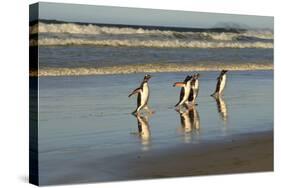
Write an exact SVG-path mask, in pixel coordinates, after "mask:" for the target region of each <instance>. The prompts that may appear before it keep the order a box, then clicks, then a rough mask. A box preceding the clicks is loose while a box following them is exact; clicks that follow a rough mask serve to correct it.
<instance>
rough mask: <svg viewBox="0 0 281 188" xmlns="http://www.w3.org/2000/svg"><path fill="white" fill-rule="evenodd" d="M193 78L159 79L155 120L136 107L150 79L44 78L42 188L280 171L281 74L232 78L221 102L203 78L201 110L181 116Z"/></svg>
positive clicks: (211, 76)
mask: <svg viewBox="0 0 281 188" xmlns="http://www.w3.org/2000/svg"><path fill="white" fill-rule="evenodd" d="M185 75H186V73H165V74H164V73H155V74H153V76H154V77H153V79H151V82H150V87H151V100H150V102H149V104H150V107H151V108H152V109H153V110H155V111H156V113H155V114H153V115H152V116H151V117H150V118H147V119H146V118H145V117H135V116H132V115H131V114H130V112H131V111H133V110H134V109H135V101H136V99H135V98H133V99H128V93H129V92H130V91H131V90H132V88H135V87H136V85H137V83H139V80H140V79H142V77H143V75H142V74H135V75H133V74H132V75H105V76H87V77H77V78H76V77H42V78H40V104H39V105H40V108H39V109H40V126H39V127H40V128H39V135H40V139H39V141H38V142H39V145H40V149H39V163H40V169H39V170H40V171H39V178H40V185H54V184H74V183H89V182H105V181H121V180H127V181H128V180H136V179H149V178H161V177H183V176H196V175H209V174H227V173H245V172H258V171H272V170H273V143H272V142H273V138H272V133H273V107H272V106H273V72H272V71H233V72H230V73H229V77H228V81H229V82H228V85H227V89H226V91H225V95H224V97H223V98H222V99H221V100H214V99H213V98H212V97H210V94H211V93H212V92H213V90H214V85H215V82H216V80H215V78H216V76H217V73H216V72H202V77H201V78H200V92H199V96H198V106H196V110H195V111H190V112H188V113H182V114H179V113H177V112H176V111H175V110H174V108H173V105H174V104H175V103H176V102H177V101H178V95H179V90H177V89H175V88H173V87H172V83H174V82H176V81H177V80H180V79H182V78H183V77H184V76H185ZM104 83H107V84H106V85H104ZM169 86H170V87H169ZM163 91H165V92H163ZM112 96H114V97H112ZM159 96H161V97H159ZM105 98H106V100H104V99H105ZM140 131H141V132H140ZM140 133H141V134H140Z"/></svg>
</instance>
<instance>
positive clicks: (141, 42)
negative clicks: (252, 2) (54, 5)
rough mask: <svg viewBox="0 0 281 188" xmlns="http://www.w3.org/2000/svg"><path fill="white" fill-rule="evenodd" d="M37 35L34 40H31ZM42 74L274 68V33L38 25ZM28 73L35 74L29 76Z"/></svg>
mask: <svg viewBox="0 0 281 188" xmlns="http://www.w3.org/2000/svg"><path fill="white" fill-rule="evenodd" d="M38 30H39V31H40V34H39V39H38V41H37V40H35V39H34V38H32V36H33V35H34V34H36V33H37V32H38ZM30 33H31V39H30V45H31V46H36V45H39V56H40V61H39V64H40V71H39V75H40V76H63V75H69V76H73V75H103V74H128V73H136V72H183V71H185V72H186V71H208V70H216V71H218V70H221V69H229V70H272V69H273V31H271V30H269V29H256V30H255V29H249V30H245V29H229V28H213V29H194V28H173V27H171V28H167V27H164V28H163V27H155V26H154V27H149V26H131V27H129V26H124V25H114V26H110V25H93V24H85V23H83V24H82V23H64V22H62V23H61V22H58V23H57V22H51V21H48V22H46V21H45V22H44V21H42V22H39V23H37V24H33V25H32V26H31V27H30ZM31 74H36V73H34V72H31Z"/></svg>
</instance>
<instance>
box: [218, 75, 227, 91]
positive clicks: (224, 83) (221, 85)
mask: <svg viewBox="0 0 281 188" xmlns="http://www.w3.org/2000/svg"><path fill="white" fill-rule="evenodd" d="M225 85H226V75H225V74H224V75H223V76H222V80H221V84H220V91H219V93H221V92H222V91H223V90H224V88H225Z"/></svg>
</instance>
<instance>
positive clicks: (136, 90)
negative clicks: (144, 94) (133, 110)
mask: <svg viewBox="0 0 281 188" xmlns="http://www.w3.org/2000/svg"><path fill="white" fill-rule="evenodd" d="M139 92H141V88H137V89H135V90H134V91H133V92H132V93H131V94H130V95H129V96H128V97H131V96H132V95H135V94H137V93H139Z"/></svg>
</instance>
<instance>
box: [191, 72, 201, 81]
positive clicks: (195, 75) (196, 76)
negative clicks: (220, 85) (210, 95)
mask: <svg viewBox="0 0 281 188" xmlns="http://www.w3.org/2000/svg"><path fill="white" fill-rule="evenodd" d="M199 76H200V74H199V73H197V74H194V75H192V77H193V79H195V80H197V79H198V78H199Z"/></svg>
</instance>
